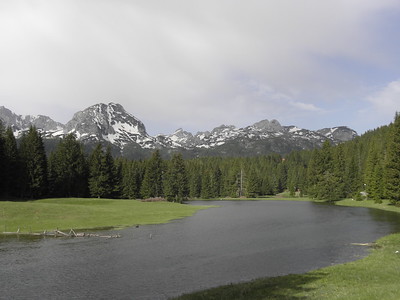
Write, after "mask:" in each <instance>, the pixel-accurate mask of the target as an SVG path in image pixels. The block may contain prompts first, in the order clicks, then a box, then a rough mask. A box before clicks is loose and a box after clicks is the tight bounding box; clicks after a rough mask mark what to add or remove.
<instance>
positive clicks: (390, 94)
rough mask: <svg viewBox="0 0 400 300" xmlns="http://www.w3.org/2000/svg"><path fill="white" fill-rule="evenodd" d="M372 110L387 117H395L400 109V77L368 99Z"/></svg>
mask: <svg viewBox="0 0 400 300" xmlns="http://www.w3.org/2000/svg"><path fill="white" fill-rule="evenodd" d="M367 100H368V101H369V102H370V103H371V104H372V108H371V110H372V111H373V112H374V113H375V114H378V115H381V116H382V117H385V118H388V117H390V118H393V117H394V115H395V113H396V111H400V79H399V80H397V81H392V82H390V83H389V84H388V85H387V86H385V87H384V88H382V89H381V90H379V91H378V92H376V93H375V94H374V95H372V96H370V97H368V99H367Z"/></svg>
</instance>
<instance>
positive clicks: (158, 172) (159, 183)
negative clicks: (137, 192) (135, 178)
mask: <svg viewBox="0 0 400 300" xmlns="http://www.w3.org/2000/svg"><path fill="white" fill-rule="evenodd" d="M163 173H164V162H163V160H162V158H161V155H160V151H159V150H156V151H154V152H153V154H152V155H151V158H150V159H149V160H148V161H147V164H146V169H145V173H144V177H143V182H142V186H141V194H142V197H143V198H150V197H163V175H164V174H163Z"/></svg>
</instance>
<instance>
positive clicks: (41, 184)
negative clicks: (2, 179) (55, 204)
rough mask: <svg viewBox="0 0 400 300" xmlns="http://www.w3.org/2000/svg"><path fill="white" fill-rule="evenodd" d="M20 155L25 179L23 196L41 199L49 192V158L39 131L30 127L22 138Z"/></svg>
mask: <svg viewBox="0 0 400 300" xmlns="http://www.w3.org/2000/svg"><path fill="white" fill-rule="evenodd" d="M20 155H21V160H22V166H23V172H24V178H21V179H22V180H23V185H24V188H23V196H24V197H29V198H33V199H36V198H40V197H43V196H45V195H46V192H47V187H48V186H47V183H48V181H47V157H46V152H45V149H44V144H43V140H42V137H41V136H40V134H39V132H38V131H37V129H36V128H35V127H33V126H31V127H30V129H29V131H28V133H26V134H24V135H23V136H22V138H21V146H20Z"/></svg>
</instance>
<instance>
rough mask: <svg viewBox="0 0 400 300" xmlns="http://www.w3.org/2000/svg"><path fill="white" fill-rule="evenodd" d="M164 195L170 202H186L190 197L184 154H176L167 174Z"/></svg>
mask: <svg viewBox="0 0 400 300" xmlns="http://www.w3.org/2000/svg"><path fill="white" fill-rule="evenodd" d="M164 194H165V197H166V198H167V200H168V201H172V202H179V203H182V201H184V200H186V199H187V197H188V195H189V188H188V178H187V173H186V167H185V162H184V160H183V158H182V154H180V153H179V154H174V155H173V156H172V159H171V161H170V162H169V164H168V169H167V171H166V174H165V181H164Z"/></svg>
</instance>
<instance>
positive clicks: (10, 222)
mask: <svg viewBox="0 0 400 300" xmlns="http://www.w3.org/2000/svg"><path fill="white" fill-rule="evenodd" d="M207 207H209V206H195V205H184V204H177V203H171V202H140V201H136V200H112V199H80V198H63V199H42V200H35V201H27V202H8V201H0V232H3V231H4V232H16V231H17V230H18V228H19V229H20V231H21V232H23V233H24V232H25V233H26V232H43V231H45V230H47V231H51V230H55V229H57V228H58V229H59V230H69V229H71V228H72V229H74V230H75V229H99V228H124V227H129V226H133V225H136V224H159V223H166V222H169V221H171V220H174V219H180V218H184V217H187V216H191V215H193V214H194V213H195V212H196V211H197V210H199V209H205V208H207Z"/></svg>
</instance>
